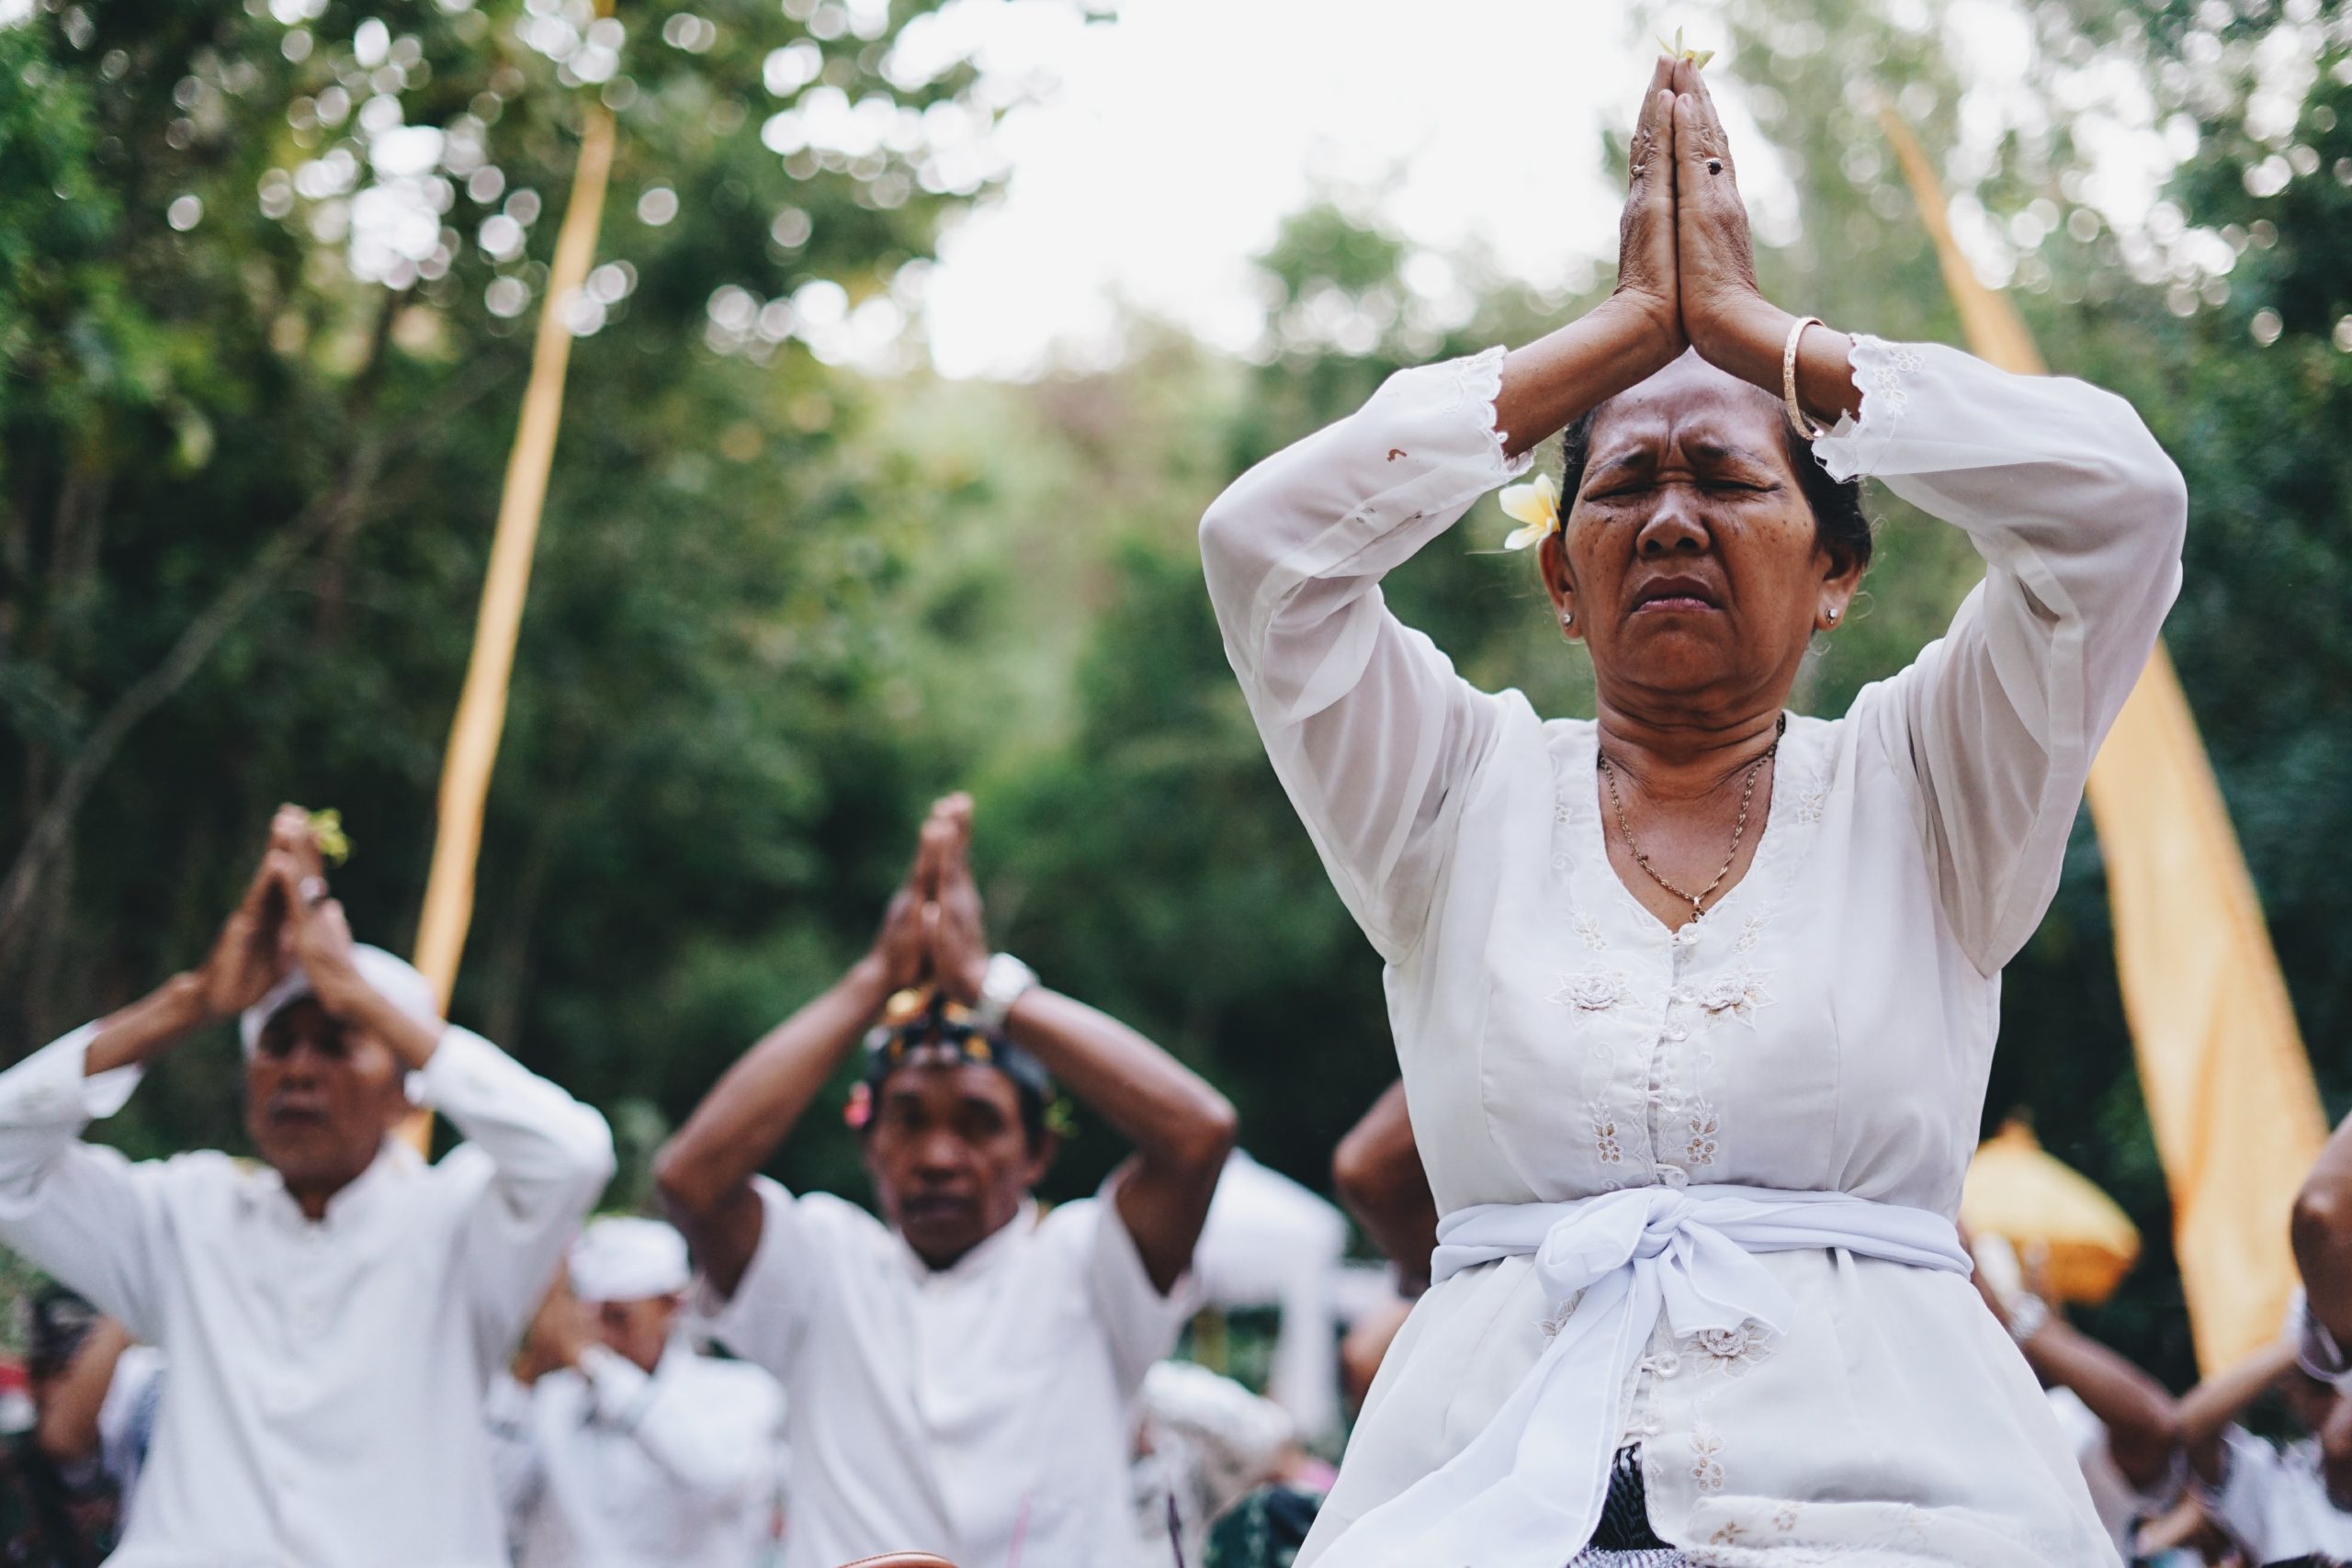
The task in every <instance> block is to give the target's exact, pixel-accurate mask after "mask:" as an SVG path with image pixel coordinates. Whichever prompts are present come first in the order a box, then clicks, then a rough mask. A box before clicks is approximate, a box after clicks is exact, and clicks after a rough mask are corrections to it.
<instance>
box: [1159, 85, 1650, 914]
mask: <svg viewBox="0 0 2352 1568" xmlns="http://www.w3.org/2000/svg"><path fill="white" fill-rule="evenodd" d="M1669 73H1670V68H1669V67H1668V64H1667V62H1663V61H1661V62H1660V63H1659V67H1658V72H1657V74H1656V75H1655V76H1654V77H1653V78H1652V81H1651V89H1652V90H1651V92H1650V93H1649V95H1648V96H1647V97H1646V98H1645V103H1644V107H1643V114H1642V124H1641V126H1640V128H1639V129H1638V130H1636V133H1635V140H1634V147H1635V152H1634V170H1635V173H1634V179H1633V190H1632V194H1631V196H1630V197H1629V199H1628V204H1627V209H1626V218H1625V220H1624V222H1623V225H1622V239H1623V244H1624V251H1623V254H1622V255H1621V258H1620V262H1619V282H1618V288H1617V291H1616V292H1615V293H1613V294H1612V295H1611V297H1610V298H1609V299H1607V300H1606V301H1604V302H1603V303H1602V304H1601V305H1600V306H1599V307H1597V308H1596V309H1594V310H1592V311H1590V312H1589V313H1588V314H1587V315H1585V316H1584V317H1583V318H1582V319H1580V320H1578V321H1574V322H1571V323H1570V324H1568V325H1566V326H1565V327H1562V328H1560V329H1559V330H1558V331H1557V332H1555V333H1551V334H1549V335H1548V336H1546V337H1544V339H1542V340H1541V341H1539V342H1537V343H1535V344H1530V345H1529V346H1527V347H1525V348H1522V349H1520V350H1518V351H1517V352H1515V353H1511V354H1510V355H1506V354H1505V353H1504V351H1503V350H1501V349H1499V348H1495V349H1489V350H1487V352H1486V353H1484V354H1481V355H1475V356H1473V357H1471V358H1468V359H1462V360H1456V361H1454V362H1453V363H1451V364H1445V365H1433V366H1427V367H1421V368H1419V369H1415V370H1407V371H1403V372H1400V373H1399V374H1397V375H1396V376H1394V377H1391V378H1389V379H1388V381H1387V382H1386V383H1385V385H1384V386H1383V387H1382V388H1381V389H1380V390H1379V391H1378V392H1377V393H1375V394H1374V396H1373V398H1372V400H1371V401H1369V402H1367V403H1366V404H1365V405H1364V406H1363V408H1362V409H1360V410H1358V411H1357V412H1355V413H1353V414H1351V415H1350V416H1349V417H1347V418H1346V419H1343V420H1341V421H1340V423H1337V424H1334V425H1332V426H1330V427H1329V428H1328V429H1326V430H1323V431H1320V432H1318V433H1317V434H1314V435H1311V436H1308V437H1307V438H1306V440H1304V441H1301V442H1299V443H1297V444H1296V445H1295V446H1291V447H1289V448H1287V449H1285V450H1284V451H1282V452H1279V453H1276V454H1275V455H1274V456H1273V457H1269V458H1267V459H1266V460H1265V461H1264V462H1262V463H1260V464H1259V465H1258V466H1257V467H1256V468H1252V469H1250V471H1249V472H1248V473H1246V474H1244V475H1243V476H1242V477H1241V478H1240V479H1237V480H1236V481H1235V482H1234V483H1233V485H1232V486H1231V488H1229V489H1228V490H1227V491H1226V492H1225V493H1224V494H1223V495H1222V496H1220V497H1218V498H1217V501H1216V503H1215V504H1214V505H1212V506H1211V507H1210V508H1209V511H1208V514H1207V515H1206V516H1205V517H1204V518H1203V519H1202V521H1201V558H1202V565H1203V567H1204V570H1205V572H1206V575H1207V578H1208V587H1209V598H1210V600H1211V602H1212V604H1214V605H1215V606H1216V615H1217V621H1218V624H1219V626H1221V627H1222V628H1223V630H1224V634H1225V647H1226V654H1227V658H1228V659H1229V660H1231V662H1232V664H1233V668H1234V671H1235V673H1236V674H1237V675H1238V676H1239V677H1240V681H1241V687H1242V691H1243V693H1244V694H1245V695H1246V696H1247V697H1248V699H1249V703H1250V714H1251V716H1253V717H1254V718H1255V720H1256V721H1257V725H1258V729H1259V733H1260V734H1261V736H1262V737H1263V738H1264V739H1265V743H1266V751H1267V754H1268V756H1269V757H1270V758H1271V759H1272V761H1273V764H1274V771H1275V772H1276V773H1278V774H1279V775H1280V776H1281V778H1282V781H1283V787H1284V788H1285V789H1286V790H1287V791H1288V792H1289V794H1290V797H1291V801H1292V804H1293V805H1295V807H1297V809H1298V813H1299V816H1300V817H1301V818H1302V819H1304V821H1305V822H1306V829H1307V832H1308V834H1309V835H1310V836H1311V837H1312V838H1313V839H1314V840H1315V845H1316V849H1317V852H1319V853H1320V854H1321V856H1322V858H1323V863H1324V865H1325V867H1326V868H1327V869H1328V870H1329V873H1330V874H1331V881H1332V884H1333V886H1335V887H1337V888H1338V889H1339V892H1340V897H1341V898H1342V899H1343V900H1345V901H1346V903H1347V905H1348V908H1349V909H1350V911H1351V913H1352V914H1353V915H1354V916H1355V918H1356V920H1357V923H1358V924H1360V925H1361V926H1362V927H1363V930H1364V933H1365V934H1366V935H1367V936H1368V937H1370V938H1371V939H1372V942H1373V945H1374V947H1376V948H1378V949H1379V950H1380V952H1381V954H1382V955H1383V956H1384V957H1385V958H1388V959H1390V960H1391V961H1395V960H1397V959H1398V958H1399V957H1401V956H1402V955H1403V954H1404V953H1406V952H1408V951H1409V950H1410V949H1411V947H1412V946H1413V945H1414V942H1416V940H1417V939H1418V937H1419V931H1420V927H1421V921H1422V917H1423V915H1424V914H1425V913H1426V910H1427V908H1428V897H1429V891H1430V886H1431V882H1432V879H1433V877H1434V875H1435V873H1436V870H1437V865H1438V854H1439V846H1440V845H1442V843H1443V842H1444V841H1445V837H1446V835H1445V832H1444V828H1445V824H1446V823H1447V822H1448V820H1449V819H1450V817H1449V812H1450V807H1451V804H1452V802H1453V800H1454V799H1455V798H1456V797H1455V795H1454V785H1455V784H1458V783H1459V781H1460V779H1461V777H1462V775H1463V773H1464V771H1465V769H1466V768H1467V767H1468V766H1469V765H1470V764H1471V763H1472V762H1473V761H1475V759H1476V758H1477V757H1478V756H1479V755H1480V754H1481V752H1482V750H1483V748H1484V746H1485V744H1486V742H1487V739H1488V738H1489V736H1490V735H1491V732H1492V727H1493V724H1494V721H1495V713H1496V706H1495V705H1496V699H1494V698H1491V697H1488V696H1487V695H1485V694H1481V693H1479V692H1476V691H1475V690H1474V689H1473V688H1471V687H1470V686H1469V685H1468V684H1467V683H1466V682H1463V681H1461V680H1460V679H1459V678H1457V677H1456V676H1455V674H1454V672H1453V664H1452V663H1451V661H1449V660H1447V659H1446V657H1445V656H1444V655H1443V654H1442V653H1441V652H1439V651H1438V649H1436V648H1435V647H1433V646H1432V645H1431V644H1430V640H1429V639H1428V638H1427V637H1423V636H1422V635H1421V634H1419V632H1416V631H1412V630H1410V629H1408V628H1407V627H1406V626H1403V625H1401V624H1399V623H1398V622H1397V619H1396V618H1395V617H1394V616H1392V615H1389V613H1388V610H1387V606H1386V604H1385V601H1384V600H1383V599H1382V596H1381V592H1380V580H1381V579H1382V577H1384V576H1385V575H1386V574H1387V573H1388V572H1389V571H1390V570H1394V569H1395V568H1397V566H1400V565H1402V564H1403V563H1404V562H1405V561H1407V560H1408V559H1410V558H1412V556H1413V555H1414V554H1415V553H1416V552H1417V551H1419V549H1420V548H1421V547H1422V546H1424V545H1426V544H1428V543H1429V542H1430V540H1431V539H1433V538H1435V537H1437V536H1438V535H1440V534H1442V533H1443V532H1444V531H1445V530H1446V529H1447V528H1449V527H1451V526H1452V525H1453V523H1454V522H1455V520H1456V519H1458V518H1459V517H1460V516H1461V515H1462V513H1464V511H1466V510H1467V509H1468V508H1469V506H1470V504H1471V503H1472V502H1475V501H1476V500H1477V499H1478V497H1480V496H1482V495H1484V494H1486V493H1487V491H1490V490H1492V489H1494V488H1495V486H1497V485H1498V484H1500V483H1502V482H1503V481H1504V480H1506V479H1510V478H1512V477H1514V476H1516V475H1518V474H1521V473H1523V472H1525V471H1526V468H1527V466H1528V462H1529V460H1530V459H1529V456H1528V455H1529V453H1530V451H1531V449H1532V448H1533V447H1534V446H1535V445H1536V444H1537V443H1538V442H1540V441H1542V440H1543V439H1544V437H1546V436H1548V435H1550V434H1552V433H1553V432H1554V431H1556V430H1558V429H1560V428H1561V427H1562V426H1564V425H1565V424H1566V423H1568V422H1569V421H1571V420H1573V419H1575V418H1576V417H1577V415H1578V414H1581V413H1582V412H1585V411H1586V410H1587V409H1589V408H1591V407H1593V406H1594V405H1595V404H1597V403H1599V402H1600V401H1601V400H1603V399H1605V398H1607V397H1609V396H1611V394H1613V393H1615V392H1618V391H1621V390H1623V389H1625V388H1627V387H1630V386H1633V385H1634V384H1635V383H1637V382H1639V381H1641V380H1643V379H1644V378H1647V377H1648V376H1650V375H1651V374H1653V373H1654V372H1656V371H1657V370H1658V369H1661V368H1663V367H1665V366H1666V365H1668V364H1669V363H1671V362H1672V361H1673V359H1674V358H1675V356H1676V355H1679V354H1680V353H1681V352H1682V348H1683V343H1682V339H1681V334H1680V331H1679V326H1678V325H1677V324H1676V321H1677V317H1676V313H1675V311H1674V310H1673V300H1674V286H1673V277H1672V274H1671V270H1670V269H1671V267H1672V256H1673V243H1672V228H1671V221H1670V219H1671V203H1672V178H1673V172H1672V157H1671V134H1672V132H1671V124H1672V121H1671V118H1670V114H1671V95H1669V94H1667V93H1666V92H1665V87H1666V84H1667V82H1668V80H1669ZM1662 269H1663V270H1662Z"/></svg>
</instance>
